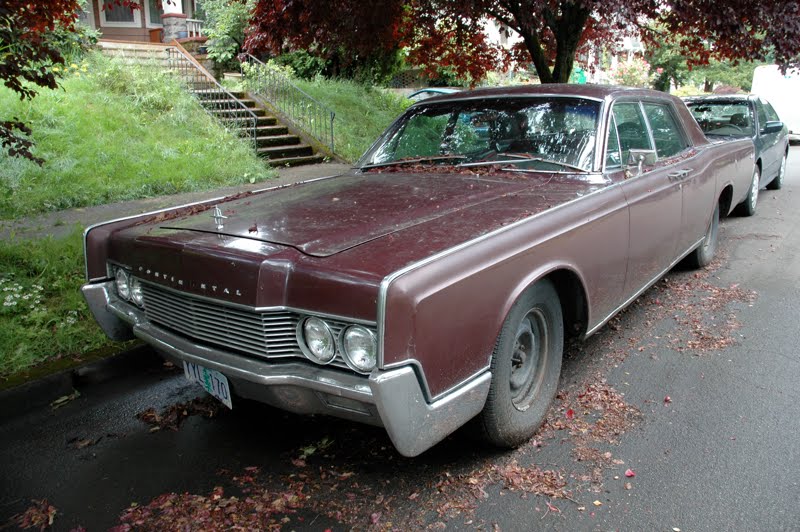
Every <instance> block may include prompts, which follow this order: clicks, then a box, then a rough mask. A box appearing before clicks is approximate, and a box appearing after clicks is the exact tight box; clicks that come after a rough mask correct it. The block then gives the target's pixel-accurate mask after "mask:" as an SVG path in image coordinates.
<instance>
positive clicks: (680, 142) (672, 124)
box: [644, 103, 686, 158]
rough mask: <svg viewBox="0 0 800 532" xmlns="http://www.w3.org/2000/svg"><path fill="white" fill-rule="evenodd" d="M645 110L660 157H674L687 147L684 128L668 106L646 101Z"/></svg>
mask: <svg viewBox="0 0 800 532" xmlns="http://www.w3.org/2000/svg"><path fill="white" fill-rule="evenodd" d="M644 112H645V114H646V115H647V119H648V120H649V121H650V128H651V129H652V131H653V141H654V142H655V143H656V153H657V154H658V157H659V158H664V157H672V156H673V155H676V154H678V153H680V152H682V151H683V150H684V148H686V139H685V137H684V135H683V130H682V129H681V126H680V125H679V124H678V122H677V121H676V120H675V117H674V116H673V115H672V113H671V112H670V110H669V107H668V106H666V105H662V104H655V103H646V104H644Z"/></svg>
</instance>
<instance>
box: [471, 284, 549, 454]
mask: <svg viewBox="0 0 800 532" xmlns="http://www.w3.org/2000/svg"><path fill="white" fill-rule="evenodd" d="M563 349H564V324H563V318H562V314H561V303H560V301H559V299H558V293H557V292H556V289H555V287H554V286H553V284H552V283H551V282H550V281H546V280H543V281H539V282H537V283H536V284H534V285H533V286H531V287H530V288H528V289H527V290H526V291H525V292H524V293H523V294H522V295H521V296H520V297H519V298H518V299H517V301H516V302H515V303H514V305H513V306H512V307H511V310H510V311H509V312H508V315H507V316H506V318H505V321H504V322H503V327H502V329H501V331H500V336H499V337H498V338H497V343H496V344H495V349H494V353H493V354H492V363H491V372H492V383H491V387H490V388H489V396H488V398H487V399H486V405H485V406H484V409H483V412H481V414H480V415H479V416H478V419H477V426H478V429H479V431H480V433H481V436H482V437H483V438H484V439H485V440H487V441H488V442H490V443H492V444H494V445H497V446H500V447H515V446H517V445H520V444H522V443H524V442H525V441H527V440H528V439H530V438H531V437H532V436H533V434H534V433H535V432H536V429H538V428H539V425H541V423H542V420H543V419H544V416H545V414H546V413H547V409H548V408H549V407H550V403H551V402H552V401H553V397H554V396H555V394H556V390H557V389H558V378H559V375H560V373H561V355H562V351H563Z"/></svg>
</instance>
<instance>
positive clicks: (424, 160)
mask: <svg viewBox="0 0 800 532" xmlns="http://www.w3.org/2000/svg"><path fill="white" fill-rule="evenodd" d="M466 158H467V156H466V155H431V156H429V157H416V158H414V159H398V160H396V161H388V162H385V163H375V164H365V165H364V166H362V167H361V168H362V169H364V168H379V167H381V166H397V165H403V164H417V163H427V162H431V163H435V162H437V161H460V160H462V159H466Z"/></svg>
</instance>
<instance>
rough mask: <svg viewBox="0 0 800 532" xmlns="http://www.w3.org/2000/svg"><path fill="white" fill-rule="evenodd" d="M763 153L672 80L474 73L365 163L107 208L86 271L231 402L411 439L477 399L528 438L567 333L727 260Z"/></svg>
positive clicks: (445, 428) (458, 415)
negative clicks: (689, 104) (521, 81)
mask: <svg viewBox="0 0 800 532" xmlns="http://www.w3.org/2000/svg"><path fill="white" fill-rule="evenodd" d="M753 165H754V160H753V144H752V142H751V141H749V140H741V141H731V142H727V143H719V144H711V143H709V142H708V141H707V140H706V137H705V136H704V135H703V133H702V131H701V130H700V128H699V127H698V126H697V123H696V122H695V120H694V119H693V118H692V116H691V114H690V113H689V111H688V110H687V109H686V107H685V106H684V104H683V103H682V102H681V101H680V100H678V99H676V98H673V97H670V96H668V95H665V94H662V93H657V92H653V91H648V90H637V89H626V88H620V87H598V86H585V85H584V86H570V85H547V86H528V87H516V88H510V89H488V90H478V91H472V92H460V93H456V94H453V95H447V96H442V97H437V98H431V99H428V100H425V102H423V103H419V104H416V105H414V106H412V107H410V108H409V109H408V110H407V111H406V113H404V114H403V115H402V116H401V117H400V118H399V119H398V120H397V121H396V122H395V123H394V124H392V126H391V127H390V128H389V129H388V130H387V131H386V133H384V135H383V136H382V137H381V138H380V139H379V140H378V141H377V142H376V143H375V144H374V145H373V147H372V148H371V149H370V150H369V151H368V152H367V153H366V154H365V155H364V157H363V158H362V159H361V160H360V161H359V163H358V165H357V166H358V167H357V168H356V169H354V171H353V172H351V173H348V174H345V175H340V176H333V177H328V178H323V179H318V180H314V181H309V182H305V183H300V184H297V185H292V186H287V187H279V188H273V189H267V190H263V191H259V192H256V193H252V194H242V195H238V196H234V197H228V198H221V199H217V200H212V201H208V202H204V203H199V204H193V205H188V206H183V207H177V208H175V209H171V210H166V211H160V212H156V213H151V214H146V215H141V216H136V217H132V218H127V219H123V220H115V221H111V222H108V223H104V224H100V225H96V226H93V227H90V228H89V229H87V230H86V234H85V246H86V273H87V278H88V283H87V284H86V285H84V287H83V293H84V294H85V296H86V299H87V301H88V302H89V306H90V308H91V309H92V312H93V313H94V315H95V316H96V318H97V320H98V322H99V323H100V325H101V326H102V328H103V330H104V331H105V332H106V333H107V334H108V335H109V336H110V337H111V338H114V339H126V338H130V337H132V336H135V337H138V338H140V339H142V340H144V341H145V342H147V343H149V344H150V345H152V346H153V347H155V348H156V349H157V350H158V351H160V352H161V353H163V354H164V356H166V357H167V358H169V359H170V360H172V361H174V362H176V363H178V364H180V365H182V366H183V367H184V369H185V372H186V375H187V377H188V378H189V379H191V380H194V381H197V382H198V383H200V384H201V385H202V386H203V387H204V388H205V389H206V390H207V391H209V392H210V393H212V394H213V395H215V396H216V397H218V398H219V399H221V400H222V401H224V402H225V403H226V404H227V405H228V406H232V405H235V404H236V403H237V401H238V400H239V398H250V399H257V400H260V401H263V402H265V403H268V404H271V405H274V406H277V407H279V408H283V409H286V410H289V411H292V412H297V413H306V414H311V413H324V414H330V415H334V416H339V417H342V418H347V419H351V420H356V421H361V422H365V423H370V424H374V425H379V426H383V427H385V428H386V430H387V432H388V434H389V436H390V438H391V440H392V442H393V443H394V445H395V446H396V447H397V449H398V451H399V452H400V453H402V454H404V455H406V456H414V455H417V454H419V453H421V452H423V451H425V450H426V449H428V448H430V447H431V446H432V445H434V444H436V443H437V442H438V441H440V440H441V439H442V438H444V437H445V436H447V435H448V434H450V433H452V432H453V431H454V430H456V429H457V428H458V427H460V426H462V425H464V424H465V423H467V422H468V421H470V420H473V419H474V422H473V424H474V425H475V428H476V429H477V430H478V431H479V432H480V433H482V434H483V435H484V436H485V438H486V439H488V440H489V441H490V442H493V443H494V444H496V445H500V446H514V445H518V444H520V443H522V442H524V441H525V440H527V439H528V438H530V437H531V435H532V434H533V433H534V432H535V430H536V429H537V427H538V426H539V424H540V423H541V421H542V419H543V417H544V415H545V412H546V411H547V408H548V406H549V404H550V402H551V400H552V398H553V396H554V394H555V392H556V388H557V385H558V379H559V373H560V369H561V355H562V349H563V344H564V340H565V337H571V336H578V337H585V336H588V335H590V334H592V333H594V332H595V331H597V330H598V329H599V328H600V327H601V326H602V325H603V324H604V323H606V322H607V321H608V320H609V319H610V318H611V317H612V316H613V315H614V314H615V313H617V312H619V310H620V309H622V308H623V307H625V306H626V305H627V304H629V303H630V302H631V301H633V300H634V299H635V298H636V297H637V296H638V295H639V294H641V293H642V292H643V291H644V290H646V289H647V288H648V287H649V286H651V285H652V284H653V283H654V282H655V281H656V280H658V279H659V278H660V277H661V276H662V275H664V273H665V272H667V271H668V270H669V269H670V268H672V266H674V265H675V264H676V263H677V262H678V261H680V260H682V259H685V260H687V261H688V262H689V263H691V264H692V265H694V266H697V267H700V266H703V265H705V264H707V263H708V262H709V261H710V260H711V258H712V256H713V254H714V251H715V249H716V245H717V229H718V222H719V217H720V216H724V215H727V214H728V213H729V212H730V210H731V209H732V207H733V206H735V205H737V204H739V203H740V202H741V201H742V200H743V199H744V198H745V197H746V195H747V193H748V188H749V187H748V185H749V184H750V177H751V176H752V175H753Z"/></svg>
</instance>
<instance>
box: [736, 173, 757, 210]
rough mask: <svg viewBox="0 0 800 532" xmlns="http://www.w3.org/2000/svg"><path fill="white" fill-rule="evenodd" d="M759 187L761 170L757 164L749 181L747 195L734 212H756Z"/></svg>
mask: <svg viewBox="0 0 800 532" xmlns="http://www.w3.org/2000/svg"><path fill="white" fill-rule="evenodd" d="M760 188H761V172H760V171H759V170H758V166H756V167H755V169H754V170H753V180H752V181H750V190H749V191H748V192H747V197H746V198H745V199H744V201H743V202H742V203H740V204H739V205H738V206H737V207H736V213H737V214H739V215H741V216H753V215H754V214H755V213H756V204H757V203H758V189H760Z"/></svg>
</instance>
